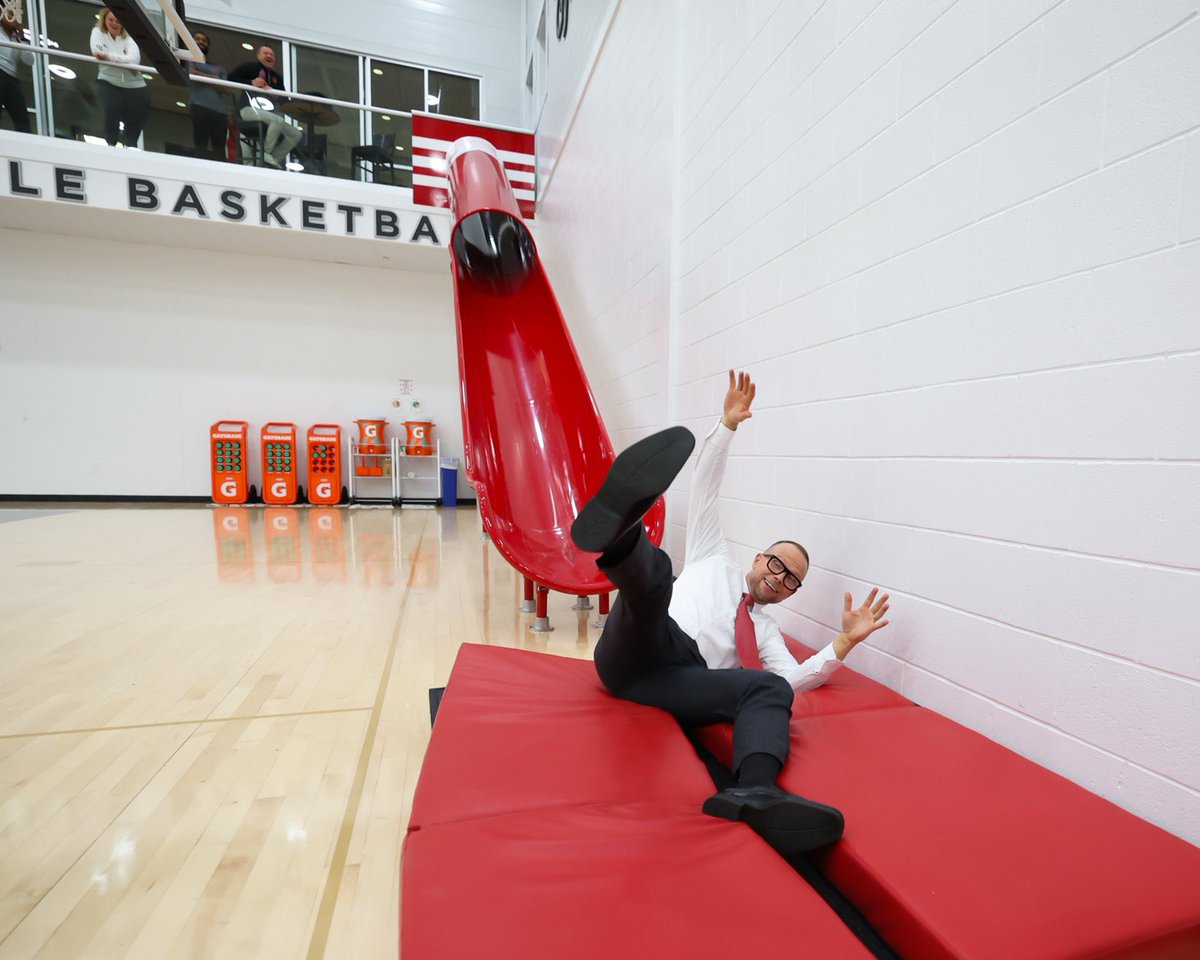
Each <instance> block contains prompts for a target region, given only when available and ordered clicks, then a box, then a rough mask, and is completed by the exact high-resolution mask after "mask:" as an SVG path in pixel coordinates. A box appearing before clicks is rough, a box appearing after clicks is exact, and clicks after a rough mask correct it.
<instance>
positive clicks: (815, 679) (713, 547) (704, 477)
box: [670, 421, 842, 693]
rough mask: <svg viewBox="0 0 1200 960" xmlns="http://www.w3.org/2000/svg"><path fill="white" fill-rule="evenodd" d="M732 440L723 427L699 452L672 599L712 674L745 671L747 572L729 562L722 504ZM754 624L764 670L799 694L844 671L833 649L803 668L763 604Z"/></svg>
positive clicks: (755, 609) (754, 611)
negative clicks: (741, 635) (741, 609)
mask: <svg viewBox="0 0 1200 960" xmlns="http://www.w3.org/2000/svg"><path fill="white" fill-rule="evenodd" d="M732 439H733V431H732V430H730V429H729V428H728V427H726V426H725V425H724V424H723V423H721V422H720V421H718V422H717V425H716V426H715V427H714V428H713V430H712V432H711V433H709V435H708V436H707V437H705V438H704V442H703V443H702V444H701V446H700V456H699V458H698V459H697V461H696V470H695V472H694V473H693V474H692V493H691V497H690V499H689V500H688V527H687V546H686V552H685V554H684V567H683V570H682V572H681V573H680V574H679V577H678V579H676V581H675V586H674V590H673V592H672V595H671V607H670V613H671V616H672V617H673V618H674V620H675V622H676V623H678V624H679V626H681V627H682V628H683V629H684V630H685V631H687V633H688V634H689V635H690V636H692V637H693V638H695V641H696V646H697V647H699V648H700V655H701V656H702V657H704V661H705V663H707V664H708V666H709V669H711V670H721V669H731V668H735V667H739V666H741V662H740V661H739V660H738V655H737V647H736V645H735V644H734V639H733V620H734V617H735V616H736V614H737V608H738V604H739V603H741V600H742V594H743V593H745V592H746V572H745V571H744V570H742V569H741V568H739V567H737V566H735V565H734V563H733V561H732V559H731V558H730V556H729V547H728V545H727V544H726V543H725V537H724V535H723V534H722V533H721V517H720V507H719V503H718V499H719V497H720V493H721V481H722V479H724V477H725V462H726V460H727V459H728V456H729V443H730V441H731V440H732ZM750 619H751V620H752V621H753V622H754V634H755V638H756V639H757V640H758V656H759V658H760V659H761V660H762V664H763V669H764V670H769V671H771V673H777V674H779V676H781V677H783V678H784V679H785V680H786V681H787V682H788V683H790V684H791V685H792V689H793V690H795V691H796V692H797V693H803V692H804V691H805V690H812V689H814V688H815V687H819V686H820V685H821V684H823V683H824V682H825V681H826V680H828V679H829V677H830V676H832V675H833V673H834V671H835V670H837V668H838V667H840V666H841V665H842V662H841V661H840V660H839V659H838V658H837V656H836V655H835V654H834V652H833V645H832V644H830V645H829V646H827V647H825V648H824V649H823V650H821V651H820V652H818V653H815V654H813V655H812V656H811V657H809V658H808V659H807V660H805V661H804V662H803V663H798V662H797V661H796V658H795V657H793V656H792V654H791V652H790V651H789V650H788V648H787V644H786V643H784V640H783V634H781V633H780V632H779V625H778V624H777V623H776V622H775V620H774V619H773V618H772V617H771V616H769V615H768V614H767V613H766V611H765V610H763V609H762V605H761V604H751V607H750Z"/></svg>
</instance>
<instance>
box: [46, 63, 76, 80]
mask: <svg viewBox="0 0 1200 960" xmlns="http://www.w3.org/2000/svg"><path fill="white" fill-rule="evenodd" d="M50 72H51V73H52V74H54V75H55V76H56V77H62V78H63V79H64V80H74V79H75V71H74V70H72V69H71V68H70V67H64V66H63V65H62V64H61V63H52V64H50Z"/></svg>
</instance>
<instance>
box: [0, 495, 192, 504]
mask: <svg viewBox="0 0 1200 960" xmlns="http://www.w3.org/2000/svg"><path fill="white" fill-rule="evenodd" d="M211 502H212V498H211V497H163V496H154V497H140V496H132V495H129V494H115V495H108V494H104V495H101V494H94V493H0V503H211Z"/></svg>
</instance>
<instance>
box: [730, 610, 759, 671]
mask: <svg viewBox="0 0 1200 960" xmlns="http://www.w3.org/2000/svg"><path fill="white" fill-rule="evenodd" d="M733 643H734V646H736V647H737V655H738V659H739V660H741V661H742V666H743V667H745V668H746V669H747V670H761V669H762V661H761V660H759V659H758V640H757V639H756V638H755V636H754V621H753V620H751V619H750V594H748V593H743V594H742V602H741V603H739V604H738V608H737V615H736V616H735V617H734V618H733Z"/></svg>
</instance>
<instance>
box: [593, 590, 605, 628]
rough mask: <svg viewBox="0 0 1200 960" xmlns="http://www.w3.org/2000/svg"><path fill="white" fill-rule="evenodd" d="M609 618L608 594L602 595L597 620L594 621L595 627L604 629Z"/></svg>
mask: <svg viewBox="0 0 1200 960" xmlns="http://www.w3.org/2000/svg"><path fill="white" fill-rule="evenodd" d="M607 617H608V594H607V593H602V594H600V610H599V611H598V612H597V614H596V619H595V620H593V621H592V626H593V627H603V626H604V621H605V619H606V618H607Z"/></svg>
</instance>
